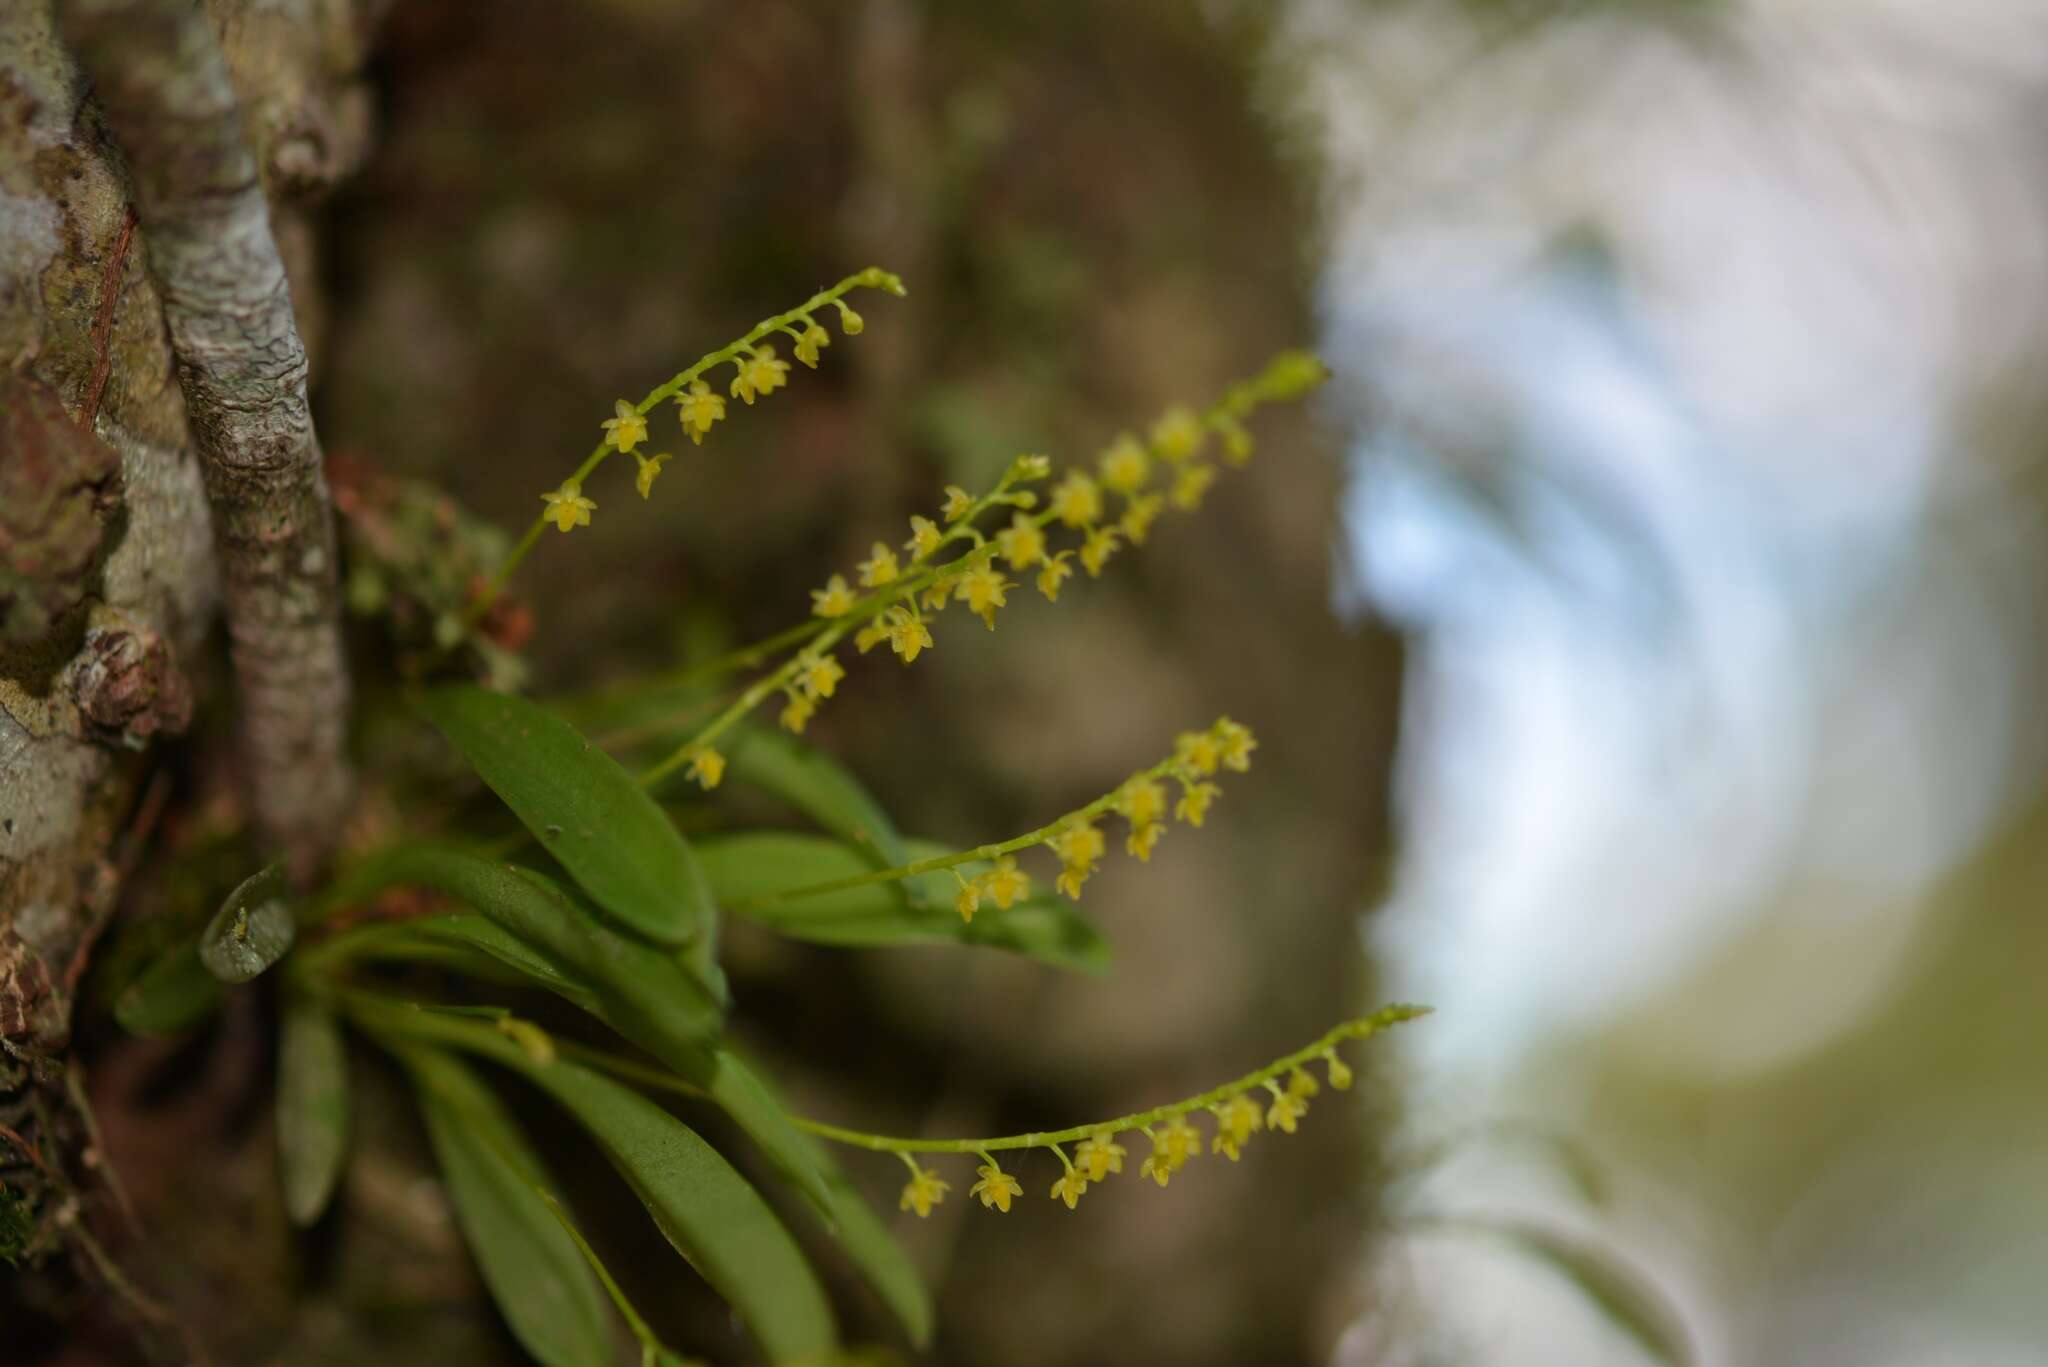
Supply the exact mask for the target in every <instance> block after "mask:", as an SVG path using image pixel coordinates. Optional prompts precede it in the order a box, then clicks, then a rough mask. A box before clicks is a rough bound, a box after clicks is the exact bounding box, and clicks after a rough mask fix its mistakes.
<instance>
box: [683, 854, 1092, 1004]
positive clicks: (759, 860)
mask: <svg viewBox="0 0 2048 1367" xmlns="http://www.w3.org/2000/svg"><path fill="white" fill-rule="evenodd" d="M907 852H908V854H909V856H910V858H912V859H918V858H926V857H929V856H930V855H932V854H935V853H943V852H944V847H943V846H937V845H931V844H929V843H926V842H922V841H911V842H909V844H908V851H907ZM699 853H700V855H701V857H702V859H703V864H704V873H705V876H706V877H707V878H708V879H710V881H711V887H712V890H713V892H714V893H715V894H716V895H717V897H718V899H719V900H720V901H721V902H722V903H724V904H726V905H727V906H731V907H733V908H734V914H735V915H738V916H742V917H744V918H746V919H747V920H750V921H753V922H755V923H757V924H759V925H763V926H766V927H768V928H769V929H770V930H773V931H775V932H777V933H778V934H782V935H787V936H790V937H791V938H793V939H798V940H809V941H813V942H815V943H818V944H827V945H839V946H846V947H856V946H884V945H905V944H935V943H947V944H964V945H979V946H982V947H984V948H990V949H1007V950H1010V951H1013V952H1015V953H1018V954H1028V955H1030V956H1031V957H1032V958H1035V959H1038V960H1041V961H1042V962H1045V963H1049V964H1053V965H1055V966H1057V967H1060V968H1069V969H1078V970H1080V971H1082V972H1087V973H1100V972H1102V971H1103V970H1104V969H1106V968H1107V967H1108V966H1109V946H1108V945H1107V944H1105V943H1104V942H1103V939H1102V936H1101V935H1100V934H1099V933H1098V932H1097V931H1096V929H1095V927H1094V926H1092V925H1090V924H1089V923H1088V922H1087V921H1086V920H1085V919H1084V918H1083V917H1082V916H1081V914H1080V913H1079V912H1078V911H1076V910H1075V909H1074V907H1073V904H1072V903H1069V902H1067V901H1065V900H1063V899H1059V898H1054V897H1036V898H1031V899H1028V900H1026V901H1023V902H1019V903H1017V904H1016V905H1014V906H1012V907H1010V908H1009V909H1008V910H1002V909H999V908H997V907H996V906H994V905H993V904H991V903H987V902H984V903H983V904H982V908H981V910H980V911H978V912H976V913H975V917H974V919H973V920H972V921H971V922H970V921H964V920H962V919H961V917H960V913H959V912H958V911H956V910H954V908H953V897H952V894H951V893H950V892H949V891H948V890H947V889H949V888H952V887H956V886H957V884H956V883H955V882H954V880H953V875H952V874H950V873H944V872H942V873H934V874H924V875H921V876H919V877H917V878H912V879H906V880H904V881H903V882H901V883H870V884H868V885H867V886H866V887H861V888H851V889H848V890H845V891H842V892H833V893H825V894H823V895H820V896H812V897H803V898H798V899H797V900H795V901H790V902H781V903H777V904H775V905H772V906H765V907H743V906H739V905H737V904H738V903H740V902H743V901H744V900H746V899H748V898H752V897H758V896H763V895H765V894H768V893H773V892H780V891H783V890H785V889H789V888H800V887H808V886H810V885H812V884H814V883H828V882H832V881H833V880H835V879H840V878H850V877H854V876H856V875H859V874H862V873H866V872H869V871H870V869H869V865H868V862H867V861H866V860H865V859H863V858H862V857H861V855H860V854H859V853H858V852H856V851H854V850H851V849H848V848H847V847H846V846H844V845H842V844H840V843H839V842H838V841H835V840H830V839H827V838H825V837H823V836H815V835H791V834H786V833H782V832H773V831H762V832H749V833H746V834H741V835H731V836H722V837H718V838H715V839H710V840H706V841H705V842H704V843H703V847H702V848H701V850H700V851H699ZM985 867H986V865H982V864H977V863H972V862H970V863H968V864H963V865H962V866H961V873H962V874H963V875H964V876H966V877H968V878H972V877H973V876H974V875H975V874H977V873H979V872H981V871H982V870H983V869H984V868H985Z"/></svg>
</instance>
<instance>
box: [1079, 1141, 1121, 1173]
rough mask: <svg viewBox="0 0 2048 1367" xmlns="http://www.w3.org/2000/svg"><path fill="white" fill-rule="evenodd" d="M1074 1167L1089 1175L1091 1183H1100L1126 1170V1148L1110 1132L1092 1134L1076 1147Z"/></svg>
mask: <svg viewBox="0 0 2048 1367" xmlns="http://www.w3.org/2000/svg"><path fill="white" fill-rule="evenodd" d="M1074 1166H1075V1167H1077V1168H1079V1169H1081V1170H1082V1171H1083V1172H1085V1173H1087V1174H1088V1180H1089V1181H1091V1182H1100V1181H1101V1180H1102V1179H1103V1178H1105V1177H1107V1176H1109V1175H1110V1174H1111V1173H1113V1172H1122V1171H1123V1170H1124V1146H1123V1145H1121V1144H1119V1143H1117V1142H1116V1136H1115V1135H1114V1134H1111V1133H1110V1132H1109V1131H1108V1130H1104V1131H1103V1132H1102V1133H1100V1134H1091V1135H1089V1136H1088V1137H1087V1138H1086V1139H1084V1140H1082V1141H1081V1142H1080V1144H1079V1145H1077V1146H1076V1147H1075V1149H1074Z"/></svg>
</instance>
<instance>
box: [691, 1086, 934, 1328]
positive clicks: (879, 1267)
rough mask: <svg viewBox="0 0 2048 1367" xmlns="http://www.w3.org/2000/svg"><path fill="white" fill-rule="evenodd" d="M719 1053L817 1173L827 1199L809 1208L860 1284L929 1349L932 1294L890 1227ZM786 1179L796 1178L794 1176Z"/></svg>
mask: <svg viewBox="0 0 2048 1367" xmlns="http://www.w3.org/2000/svg"><path fill="white" fill-rule="evenodd" d="M720 1053H721V1055H722V1059H721V1062H722V1063H723V1064H724V1067H725V1069H726V1071H727V1072H728V1073H730V1074H731V1075H732V1076H734V1077H744V1078H745V1079H746V1082H747V1084H748V1087H749V1089H750V1090H751V1091H752V1092H753V1094H754V1096H755V1098H756V1104H757V1105H758V1106H765V1107H768V1108H771V1109H772V1110H773V1111H774V1113H775V1115H776V1116H777V1117H778V1118H779V1119H780V1123H781V1125H782V1127H783V1128H785V1129H786V1130H787V1131H788V1134H789V1136H790V1138H789V1140H788V1146H789V1148H790V1150H792V1152H793V1154H794V1155H795V1156H798V1157H801V1158H802V1159H803V1160H804V1162H805V1163H806V1165H807V1166H808V1168H809V1169H810V1170H811V1171H812V1172H815V1173H816V1174H817V1175H818V1180H819V1181H820V1182H821V1183H822V1185H823V1188H824V1191H825V1200H824V1202H823V1204H822V1205H819V1204H818V1203H817V1202H815V1201H814V1202H813V1209H814V1210H816V1211H817V1212H818V1214H819V1215H820V1216H821V1217H823V1219H824V1221H825V1227H826V1229H827V1230H828V1231H830V1232H831V1234H832V1236H833V1238H835V1239H837V1240H838V1242H839V1246H840V1248H841V1249H843V1250H844V1251H845V1253H846V1257H847V1260H848V1261H849V1262H851V1263H852V1264H853V1266H854V1269H855V1270H856V1271H857V1272H859V1273H860V1275H861V1278H862V1280H864V1281H866V1282H867V1284H868V1285H869V1286H870V1287H872V1288H873V1289H874V1291H875V1294H876V1295H878V1296H880V1297H881V1298H882V1303H883V1304H884V1305H886V1306H888V1307H889V1311H890V1313H891V1314H893V1315H895V1316H896V1319H897V1321H898V1322H899V1323H900V1324H902V1326H903V1330H904V1332H905V1333H906V1334H908V1335H909V1336H910V1341H911V1343H912V1344H913V1345H915V1346H916V1347H918V1348H923V1347H925V1346H926V1345H928V1344H929V1343H930V1342H931V1334H932V1300H931V1293H930V1292H929V1291H928V1290H926V1289H925V1284H924V1279H923V1278H922V1277H920V1276H919V1275H918V1273H917V1269H916V1267H914V1266H912V1264H911V1261H910V1257H909V1255H908V1254H906V1253H905V1252H904V1251H903V1246H902V1245H901V1244H899V1243H897V1242H896V1236H895V1235H893V1234H891V1233H890V1232H889V1227H888V1226H887V1225H885V1224H884V1223H882V1221H881V1219H880V1218H879V1217H878V1216H876V1214H875V1212H874V1211H873V1209H871V1208H870V1207H869V1205H868V1203H867V1201H866V1200H865V1199H863V1198H862V1196H861V1194H860V1192H859V1191H858V1190H856V1189H855V1188H854V1185H853V1183H852V1182H851V1181H850V1180H848V1178H847V1176H846V1174H845V1173H844V1172H842V1171H841V1170H840V1168H839V1165H838V1164H836V1163H834V1162H833V1161H832V1156H831V1154H830V1153H828V1152H827V1151H826V1149H825V1146H824V1145H823V1144H821V1143H819V1142H818V1141H817V1140H816V1139H814V1138H812V1137H811V1136H810V1135H808V1134H805V1133H804V1132H803V1131H802V1130H799V1129H797V1128H796V1126H794V1125H792V1124H790V1123H789V1119H788V1112H787V1111H786V1110H785V1109H784V1108H783V1105H782V1102H781V1100H780V1099H779V1098H778V1097H776V1096H775V1094H774V1093H773V1092H772V1091H771V1090H770V1089H769V1087H768V1084H767V1083H766V1081H765V1080H763V1079H762V1078H760V1077H759V1076H758V1075H757V1074H755V1073H754V1072H753V1071H752V1070H750V1069H748V1068H747V1067H746V1065H745V1064H743V1063H741V1062H740V1061H739V1059H737V1058H735V1057H734V1056H733V1055H732V1054H731V1053H730V1052H728V1051H724V1050H721V1051H720ZM728 1110H730V1107H728ZM750 1133H754V1134H755V1138H756V1139H757V1140H758V1139H759V1138H760V1136H759V1134H758V1133H757V1132H754V1131H752V1129H751V1127H750ZM770 1156H771V1157H774V1154H773V1153H772V1152H771V1154H770ZM780 1166H781V1164H779V1163H778V1167H780ZM785 1175H787V1174H786V1170H785ZM790 1180H792V1181H794V1180H796V1179H795V1178H793V1177H792V1178H791V1179H790Z"/></svg>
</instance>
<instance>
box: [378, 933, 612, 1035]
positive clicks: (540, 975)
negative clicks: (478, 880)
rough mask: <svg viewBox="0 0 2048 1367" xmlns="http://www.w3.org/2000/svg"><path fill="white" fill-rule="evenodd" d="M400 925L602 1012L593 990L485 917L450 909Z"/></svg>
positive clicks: (595, 1012) (596, 1013)
mask: <svg viewBox="0 0 2048 1367" xmlns="http://www.w3.org/2000/svg"><path fill="white" fill-rule="evenodd" d="M403 928H404V930H405V931H406V932H407V935H408V938H411V937H417V938H419V939H423V940H431V941H433V942H434V943H436V944H442V945H452V946H456V947H458V948H462V949H468V950H474V951H476V952H477V953H479V954H483V955H485V956H487V957H489V958H490V959H492V960H494V961H495V962H496V963H497V964H498V965H499V966H500V967H503V968H508V969H510V970H512V972H513V974H514V975H515V976H516V977H518V978H524V979H526V980H527V981H529V982H532V983H534V984H535V985H536V986H539V987H543V988H545V989H547V990H548V991H550V992H552V993H554V994H555V995H556V996H558V997H561V998H562V999H563V1000H564V1001H567V1002H569V1003H570V1004H572V1005H574V1006H576V1007H578V1008H580V1009H581V1010H584V1011H587V1012H589V1013H590V1014H591V1015H593V1016H602V1015H603V1014H604V1012H603V1008H602V1006H601V1005H600V1003H599V999H598V994H597V993H596V992H594V991H592V990H591V989H590V988H589V987H587V986H585V985H584V984H583V983H582V982H580V981H578V980H577V979H575V978H573V977H571V976H570V975H569V974H568V973H567V972H565V971H564V970H563V968H562V966H561V965H560V964H558V963H556V962H555V961H554V960H553V959H551V958H549V957H548V956H547V955H545V954H543V953H542V952H541V951H539V950H537V949H535V948H534V947H533V946H532V945H529V944H528V943H526V941H524V940H522V939H520V938H519V937H518V936H516V935H514V934H513V933H512V932H511V931H509V930H506V929H505V928H504V927H503V926H501V925H499V924H498V923H497V922H495V921H493V920H491V919H490V918H489V917H488V916H483V915H480V914H479V913H476V912H471V911H458V912H450V913H448V914H446V915H443V916H425V917H421V918H420V919H419V920H416V921H407V922H405V923H404V927H403Z"/></svg>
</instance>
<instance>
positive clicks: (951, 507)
mask: <svg viewBox="0 0 2048 1367" xmlns="http://www.w3.org/2000/svg"><path fill="white" fill-rule="evenodd" d="M973 506H974V496H973V495H972V494H970V493H968V492H967V491H966V490H965V489H963V488H961V487H960V486H959V485H957V484H948V485H947V486H946V504H945V506H944V507H943V508H940V509H939V516H940V517H943V518H945V519H946V521H948V522H958V521H959V520H960V519H961V518H963V517H965V516H967V510H968V509H969V508H972V507H973Z"/></svg>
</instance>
